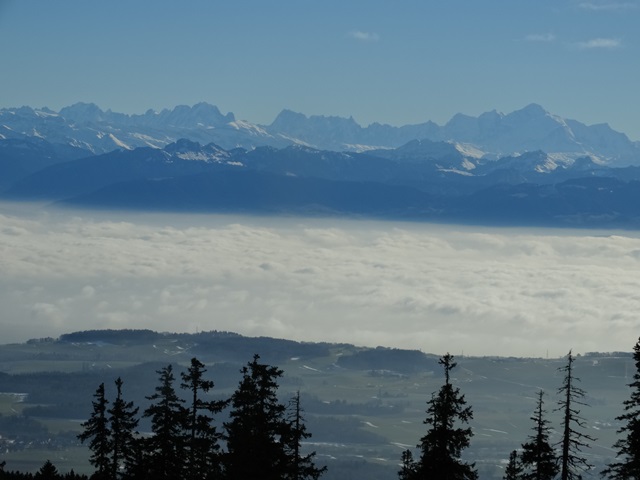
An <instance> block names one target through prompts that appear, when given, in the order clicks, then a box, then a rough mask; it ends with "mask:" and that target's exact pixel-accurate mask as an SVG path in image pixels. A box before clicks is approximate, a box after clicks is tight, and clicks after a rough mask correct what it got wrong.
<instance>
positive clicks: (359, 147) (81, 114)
mask: <svg viewBox="0 0 640 480" xmlns="http://www.w3.org/2000/svg"><path fill="white" fill-rule="evenodd" d="M0 131H1V135H2V138H35V137H40V138H43V139H46V140H47V141H50V142H53V143H56V144H64V145H73V146H76V147H80V148H84V149H86V150H89V151H91V152H93V153H104V152H108V151H111V150H112V149H113V148H135V147H139V146H150V147H154V148H163V147H164V146H166V145H168V144H170V143H172V142H174V141H176V139H178V138H187V139H189V140H191V141H197V142H200V144H201V145H206V144H209V143H215V144H217V145H220V146H221V147H222V148H225V149H233V148H235V147H241V148H245V149H248V150H251V149H254V148H256V147H260V146H265V145H269V146H273V147H277V148H284V147H286V146H287V145H292V144H294V145H301V146H304V147H309V148H315V149H318V150H333V151H355V152H364V151H370V150H381V149H394V148H399V147H402V146H403V145H407V144H408V143H409V142H411V141H412V140H422V141H430V142H436V143H438V142H444V143H446V145H444V144H439V145H429V144H426V143H425V144H423V145H420V144H418V145H413V148H417V149H418V150H424V151H429V153H430V154H433V153H434V152H435V151H436V150H441V151H443V152H445V151H446V152H449V153H450V154H452V155H453V156H454V157H455V156H456V154H462V155H463V156H464V157H466V158H483V157H484V158H487V159H491V158H493V159H496V158H500V157H501V156H504V155H512V154H516V153H524V152H529V151H535V150H543V151H545V152H548V153H549V154H554V155H561V156H562V157H563V158H564V157H566V158H578V157H580V156H584V155H592V156H595V157H597V158H599V159H601V160H602V161H603V162H605V163H607V164H615V165H618V166H621V165H630V164H635V165H638V164H640V142H633V141H631V140H629V138H628V137H627V136H626V135H624V134H623V133H620V132H616V131H615V130H613V129H612V128H610V127H609V126H608V125H607V124H605V123H600V124H597V125H590V126H589V125H585V124H583V123H580V122H579V121H576V120H570V119H564V118H562V117H560V116H558V115H554V114H551V113H549V112H548V111H547V110H546V109H545V108H543V107H542V106H541V105H539V104H537V103H530V104H529V105H526V106H524V107H523V108H521V109H519V110H515V111H513V112H511V113H508V114H504V113H502V112H498V111H496V110H492V111H488V112H484V113H482V114H480V115H479V116H477V117H475V116H471V115H466V114H463V113H458V114H456V115H454V116H453V117H452V118H451V119H450V120H449V121H448V122H447V123H446V124H444V125H442V126H440V125H438V124H436V123H434V122H432V121H426V122H424V123H420V124H412V125H403V126H399V127H396V126H391V125H388V124H383V123H371V124H369V125H368V126H366V127H363V126H361V125H359V124H358V123H357V122H356V121H355V120H354V118H353V117H352V116H350V117H339V116H324V115H311V116H307V115H305V114H302V113H297V112H294V111H293V110H289V109H284V110H282V111H281V112H280V113H279V114H278V115H277V117H276V118H275V119H274V121H273V122H272V123H271V124H270V125H258V124H253V123H250V122H248V121H244V120H237V119H236V118H235V115H234V114H233V113H231V112H229V113H226V114H223V113H222V112H220V110H219V109H218V107H217V106H215V105H211V104H209V103H206V102H199V103H196V104H194V105H192V106H189V105H178V106H175V107H174V108H171V109H163V110H162V111H160V112H156V111H154V110H147V111H146V112H145V113H143V114H125V113H117V112H113V111H112V110H106V111H104V110H102V109H101V108H100V107H99V106H97V105H96V104H94V103H86V102H78V103H75V104H73V105H70V106H68V107H64V108H62V109H61V110H60V111H59V112H58V113H56V112H54V111H53V110H50V109H47V108H42V109H36V110H34V109H32V108H31V107H20V108H10V109H7V108H0ZM456 150H457V152H456ZM452 158H453V157H452Z"/></svg>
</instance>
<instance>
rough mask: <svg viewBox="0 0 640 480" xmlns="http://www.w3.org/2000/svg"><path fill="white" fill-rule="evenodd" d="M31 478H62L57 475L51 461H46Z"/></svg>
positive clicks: (38, 479) (49, 479)
mask: <svg viewBox="0 0 640 480" xmlns="http://www.w3.org/2000/svg"><path fill="white" fill-rule="evenodd" d="M33 478H34V479H36V480H58V479H61V478H62V476H61V475H60V474H59V473H58V469H57V468H56V467H55V465H54V464H53V463H51V460H47V461H46V462H44V464H43V465H42V467H40V470H38V471H37V472H36V474H35V475H34V476H33Z"/></svg>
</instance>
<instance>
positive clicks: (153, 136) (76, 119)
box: [0, 103, 640, 228]
mask: <svg viewBox="0 0 640 480" xmlns="http://www.w3.org/2000/svg"><path fill="white" fill-rule="evenodd" d="M622 166H623V167H622ZM639 192H640V144H639V143H638V142H632V141H630V140H629V139H628V138H627V137H626V136H625V135H623V134H621V133H618V132H615V131H613V130H612V129H611V128H610V127H609V126H607V125H604V124H602V125H593V126H587V125H584V124H582V123H580V122H577V121H575V120H565V119H562V118H560V117H558V116H556V115H552V114H550V113H548V112H546V111H545V110H544V109H543V108H542V107H540V106H539V105H535V104H532V105H529V106H527V107H525V108H523V109H521V110H518V111H516V112H512V113H510V114H507V115H505V114H502V113H499V112H496V111H493V112H487V113H483V114H482V115H480V116H479V117H471V116H468V115H462V114H458V115H455V116H454V117H453V118H452V119H451V120H450V121H449V122H447V124H445V125H444V126H438V125H436V124H435V123H432V122H427V123H424V124H420V125H408V126H404V127H392V126H389V125H381V124H372V125H369V126H368V127H362V126H360V125H358V124H357V123H356V121H355V120H354V119H353V118H340V117H322V116H312V117H306V116H305V115H303V114H300V113H295V112H292V111H289V110H285V111H283V112H282V113H280V115H278V117H277V118H276V119H275V120H274V122H273V123H272V124H271V125H268V126H259V125H253V124H250V123H248V122H244V121H240V120H237V119H236V118H235V116H234V115H233V114H232V113H228V114H226V115H224V114H222V113H221V112H220V111H219V110H218V108H217V107H215V106H212V105H208V104H206V103H199V104H197V105H194V106H192V107H188V106H179V107H176V108H174V109H172V110H163V111H161V112H159V113H157V112H153V111H148V112H146V113H144V114H141V115H126V114H122V113H114V112H111V111H109V110H108V111H106V112H105V111H103V110H101V109H100V108H99V107H97V106H96V105H93V104H86V103H78V104H75V105H72V106H70V107H66V108H63V109H62V110H61V111H60V112H54V111H52V110H49V109H46V108H43V109H40V110H34V109H32V108H30V107H21V108H14V109H1V110H0V195H1V196H2V198H6V199H11V200H33V199H37V200H45V201H52V202H62V203H65V204H72V205H76V206H87V207H101V208H113V207H117V208H135V209H141V210H149V209H153V210H158V209H161V210H179V211H216V212H231V211H233V212H245V213H295V214H320V215H349V216H353V215H356V216H369V217H383V218H396V219H411V220H430V221H462V222H474V223H504V224H519V225H554V226H558V225H565V226H566V225H571V226H588V227H618V228H620V227H622V228H640V207H638V205H640V193H639Z"/></svg>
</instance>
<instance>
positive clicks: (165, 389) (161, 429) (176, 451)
mask: <svg viewBox="0 0 640 480" xmlns="http://www.w3.org/2000/svg"><path fill="white" fill-rule="evenodd" d="M156 373H158V374H159V380H160V385H158V386H157V387H156V389H155V393H154V394H153V395H151V396H150V397H146V398H147V400H151V401H152V402H156V403H152V404H151V405H150V406H149V407H147V409H146V410H145V411H144V414H143V416H144V417H150V418H151V431H152V432H153V435H152V436H151V437H150V438H148V439H147V440H146V453H147V455H148V459H146V462H147V464H148V466H149V473H150V477H151V478H153V479H154V480H176V479H180V478H183V475H184V470H185V458H186V448H185V434H184V426H185V423H186V416H187V411H186V409H185V408H184V407H183V403H184V400H182V399H181V398H180V397H178V395H177V394H176V391H175V389H174V387H173V382H174V380H175V378H174V376H173V367H172V366H171V365H167V366H166V367H164V368H162V369H160V370H157V371H156Z"/></svg>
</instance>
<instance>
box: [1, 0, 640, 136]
mask: <svg viewBox="0 0 640 480" xmlns="http://www.w3.org/2000/svg"><path fill="white" fill-rule="evenodd" d="M639 19H640V1H639V0H625V1H619V0H590V1H582V0H561V1H557V0H541V1H537V2H503V1H497V0H492V1H489V2H424V1H421V0H408V1H404V2H402V3H397V2H389V1H384V0H382V1H381V0H367V1H366V2H363V1H351V2H343V1H335V0H325V1H323V2H299V1H295V0H281V1H279V2H259V1H252V0H243V1H237V0H234V1H217V2H206V1H204V2H203V1H193V2H189V3H188V4H187V5H185V4H183V3H177V2H167V1H163V0H160V1H156V2H154V3H153V4H152V5H148V4H146V3H138V2H128V1H123V0H112V1H111V2H108V3H106V2H86V1H82V0H67V2H65V3H64V4H60V3H58V2H51V1H48V0H32V1H29V2H24V1H16V0H3V1H0V27H1V28H0V43H2V44H3V45H10V46H11V48H7V49H6V52H5V55H4V56H3V69H2V70H1V71H0V84H1V85H2V93H3V95H2V96H0V107H18V106H22V105H30V106H32V107H35V108H40V107H44V106H48V107H50V108H53V109H55V110H59V109H60V108H61V107H63V106H65V105H71V104H73V103H75V102H79V101H84V102H93V103H96V104H97V105H99V106H100V107H102V108H103V109H105V110H106V109H112V110H114V111H118V112H124V113H142V112H145V111H146V110H147V109H155V110H160V109H162V108H171V107H173V106H175V105H183V104H187V105H193V104H195V103H197V102H201V101H206V102H209V103H212V104H214V105H217V106H218V107H219V108H220V110H221V111H223V112H225V113H226V112H229V111H232V112H233V113H234V114H235V115H236V116H237V118H238V119H241V120H248V121H251V122H254V123H260V124H265V123H270V122H271V121H272V120H273V119H274V118H275V117H276V115H277V114H278V112H280V110H282V109H285V108H287V109H291V110H294V111H297V112H301V113H304V114H306V115H336V116H341V117H349V116H353V117H354V118H355V120H356V121H357V122H358V123H360V124H361V125H368V124H370V123H373V122H381V123H389V124H392V125H397V126H399V125H405V124H416V123H422V122H426V121H427V120H432V121H434V122H436V123H438V124H440V125H442V124H444V123H446V122H447V121H448V120H449V119H450V118H451V117H452V116H453V115H455V114H456V113H463V114H466V115H472V116H477V115H480V114H481V113H483V112H487V111H491V110H493V109H496V110H498V111H501V112H504V113H508V112H512V111H515V110H519V109H521V108H523V107H524V106H526V105H528V104H530V103H538V104H540V105H542V106H543V107H544V108H545V109H547V110H548V111H549V112H552V113H553V114H556V115H559V116H560V117H562V118H569V119H575V120H578V121H580V122H583V123H585V124H587V125H593V124H600V123H604V122H606V123H609V124H610V125H611V127H612V128H613V129H615V130H617V131H620V132H624V133H625V134H626V135H628V136H629V138H631V139H633V140H639V139H640V120H639V118H638V115H637V114H636V113H635V112H637V111H638V107H639V106H640V104H639V96H638V95H637V85H638V83H639V79H640V63H639V62H638V61H637V57H638V48H639V45H640V33H639V32H640V30H639V29H638V28H637V25H638V20H639Z"/></svg>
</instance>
